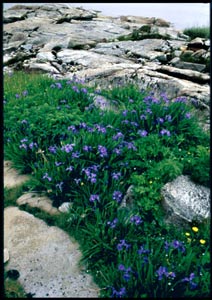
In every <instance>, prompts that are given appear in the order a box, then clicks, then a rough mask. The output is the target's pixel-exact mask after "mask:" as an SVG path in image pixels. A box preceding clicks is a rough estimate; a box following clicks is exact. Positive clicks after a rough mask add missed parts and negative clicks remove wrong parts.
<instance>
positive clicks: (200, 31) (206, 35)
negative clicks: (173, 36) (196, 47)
mask: <svg viewBox="0 0 212 300" xmlns="http://www.w3.org/2000/svg"><path fill="white" fill-rule="evenodd" d="M183 33H184V34H186V35H188V36H189V37H190V39H191V40H192V39H195V38H196V37H200V38H203V39H210V28H209V27H208V26H202V27H200V26H194V27H190V28H185V29H184V30H183Z"/></svg>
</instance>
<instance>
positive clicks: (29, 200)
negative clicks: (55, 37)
mask: <svg viewBox="0 0 212 300" xmlns="http://www.w3.org/2000/svg"><path fill="white" fill-rule="evenodd" d="M16 203H17V204H18V205H24V204H28V205H29V206H30V207H37V208H39V209H41V210H42V211H45V212H46V213H48V214H50V215H58V214H59V211H58V209H57V208H56V207H53V206H52V201H51V200H50V199H49V198H48V197H46V196H41V195H39V194H37V193H25V194H23V195H22V196H21V197H19V198H18V199H17V201H16Z"/></svg>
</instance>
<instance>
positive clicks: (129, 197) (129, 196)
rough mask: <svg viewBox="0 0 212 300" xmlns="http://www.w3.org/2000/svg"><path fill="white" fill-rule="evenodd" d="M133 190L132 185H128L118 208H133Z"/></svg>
mask: <svg viewBox="0 0 212 300" xmlns="http://www.w3.org/2000/svg"><path fill="white" fill-rule="evenodd" d="M133 188H134V187H133V185H130V186H129V187H128V189H127V192H126V194H125V196H124V198H123V199H122V201H121V204H120V207H119V208H122V207H128V208H132V207H133V202H134V199H133Z"/></svg>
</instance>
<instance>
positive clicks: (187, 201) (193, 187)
mask: <svg viewBox="0 0 212 300" xmlns="http://www.w3.org/2000/svg"><path fill="white" fill-rule="evenodd" d="M161 194H162V196H163V198H164V202H163V204H164V207H165V209H166V211H167V214H168V215H169V221H170V220H171V218H172V217H174V216H177V217H179V218H180V219H183V220H185V221H186V222H192V221H193V220H197V221H199V222H202V221H203V220H205V219H207V218H209V217H210V189H209V188H206V187H204V186H201V185H198V184H196V183H194V182H192V181H191V180H190V178H189V176H184V175H182V176H179V177H177V178H176V179H175V180H174V181H172V182H169V183H167V184H165V186H164V187H163V188H162V190H161Z"/></svg>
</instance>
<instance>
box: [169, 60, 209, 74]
mask: <svg viewBox="0 0 212 300" xmlns="http://www.w3.org/2000/svg"><path fill="white" fill-rule="evenodd" d="M172 64H173V62H172ZM173 65H174V66H175V67H176V68H179V69H189V70H193V71H198V72H202V71H204V70H205V67H206V66H205V65H203V64H197V63H190V62H185V61H181V60H178V61H176V60H175V62H174V64H173Z"/></svg>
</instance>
